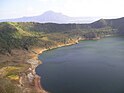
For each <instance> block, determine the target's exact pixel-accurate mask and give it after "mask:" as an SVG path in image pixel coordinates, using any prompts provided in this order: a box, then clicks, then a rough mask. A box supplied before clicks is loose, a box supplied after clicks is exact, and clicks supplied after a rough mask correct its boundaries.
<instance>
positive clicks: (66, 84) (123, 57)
mask: <svg viewBox="0 0 124 93" xmlns="http://www.w3.org/2000/svg"><path fill="white" fill-rule="evenodd" d="M39 59H40V60H42V61H43V64H41V65H39V66H38V67H37V69H36V72H37V74H39V75H40V76H41V80H42V86H43V87H44V88H45V89H46V90H48V91H49V92H51V93H124V37H108V38H103V39H101V40H97V41H81V42H80V43H79V44H76V45H72V46H68V47H62V48H58V49H54V50H50V51H46V52H44V53H43V54H42V55H40V56H39Z"/></svg>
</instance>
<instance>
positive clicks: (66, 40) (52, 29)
mask: <svg viewBox="0 0 124 93" xmlns="http://www.w3.org/2000/svg"><path fill="white" fill-rule="evenodd" d="M123 34H124V18H120V19H100V20H98V21H96V22H93V23H91V24H56V23H36V22H1V23H0V83H1V85H0V91H2V93H22V90H25V91H27V92H26V93H38V92H37V91H39V89H38V88H37V84H38V83H37V82H38V81H37V80H39V79H38V77H37V76H36V75H35V74H33V78H34V79H33V80H32V82H30V79H31V78H32V76H31V75H32V74H31V73H34V71H35V68H36V66H37V65H38V60H37V55H38V54H40V53H42V52H43V51H44V50H49V49H53V48H57V47H61V46H66V45H72V44H75V43H78V41H79V40H97V39H100V38H103V37H105V36H106V35H123ZM34 59H35V60H34ZM32 60H33V61H32ZM33 62H34V63H33ZM29 63H30V64H29ZM36 63H37V64H36ZM32 65H33V66H32ZM32 67H33V68H32ZM29 68H30V69H29ZM27 78H28V79H27ZM8 85H9V86H8ZM17 90H18V91H17ZM43 91H44V90H42V92H41V93H46V92H43ZM23 93H25V92H24V91H23Z"/></svg>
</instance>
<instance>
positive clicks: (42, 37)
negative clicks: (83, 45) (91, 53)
mask: <svg viewBox="0 0 124 93" xmlns="http://www.w3.org/2000/svg"><path fill="white" fill-rule="evenodd" d="M112 33H113V32H112V28H111V27H109V26H106V27H103V28H91V26H90V25H85V24H84V25H83V24H82V25H81V24H54V23H46V24H40V23H34V22H27V23H24V22H20V23H19V22H18V23H17V22H3V23H0V53H5V52H8V53H10V54H11V50H12V49H15V48H17V49H20V48H21V49H26V50H29V49H31V48H33V47H41V48H50V47H51V46H55V45H56V44H57V43H63V44H66V43H68V41H69V40H70V41H71V40H74V39H78V38H79V37H81V38H90V39H91V38H96V37H97V36H105V35H107V34H112Z"/></svg>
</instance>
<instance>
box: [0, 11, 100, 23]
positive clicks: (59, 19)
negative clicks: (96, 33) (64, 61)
mask: <svg viewBox="0 0 124 93" xmlns="http://www.w3.org/2000/svg"><path fill="white" fill-rule="evenodd" d="M98 19H100V18H99V17H69V16H66V15H63V14H62V13H56V12H53V11H47V12H45V13H43V14H42V15H39V16H33V17H22V18H15V19H4V20H0V22H39V23H92V22H94V21H96V20H98Z"/></svg>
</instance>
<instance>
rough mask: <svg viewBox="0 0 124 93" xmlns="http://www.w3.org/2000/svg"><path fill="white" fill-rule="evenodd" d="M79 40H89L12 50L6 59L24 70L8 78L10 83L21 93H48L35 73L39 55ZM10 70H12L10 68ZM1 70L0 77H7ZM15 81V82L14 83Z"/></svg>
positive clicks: (39, 62) (73, 42)
mask: <svg viewBox="0 0 124 93" xmlns="http://www.w3.org/2000/svg"><path fill="white" fill-rule="evenodd" d="M97 39H100V38H94V39H92V40H97ZM80 40H89V39H84V38H79V39H75V40H73V41H71V42H68V43H66V44H58V45H54V46H52V47H49V48H47V49H42V48H39V47H37V48H36V47H35V48H32V49H31V50H29V51H25V50H13V51H12V55H9V56H8V55H7V57H8V58H6V59H8V60H11V61H14V63H13V64H14V65H15V63H16V62H18V63H17V65H15V67H16V68H17V69H19V68H20V66H18V65H22V64H23V65H24V67H23V69H24V70H19V71H18V73H16V75H17V77H16V78H17V79H16V80H14V79H13V78H11V79H10V78H9V79H10V80H11V81H12V82H13V81H14V84H15V85H16V86H18V87H19V88H20V89H21V90H22V92H21V93H48V92H47V91H45V90H44V88H43V87H42V85H41V83H40V82H41V81H40V80H41V79H40V78H41V77H39V76H38V75H37V74H36V72H35V69H36V67H37V66H38V65H39V64H42V62H41V61H40V60H38V56H39V54H42V53H43V52H44V51H47V50H50V49H54V48H58V47H63V46H69V45H73V44H77V43H78V42H79V41H80ZM4 56H5V55H4ZM1 58H2V57H1ZM4 59H5V58H4ZM1 60H2V59H1ZM4 61H5V60H4ZM6 61H7V60H6ZM11 63H12V62H11ZM13 64H9V65H12V66H13ZM7 65H8V64H7ZM10 68H12V67H11V66H10ZM3 70H5V68H4V67H3V68H1V69H0V75H1V76H3V77H5V76H7V75H3V74H2V73H1V72H5V71H6V70H5V71H3ZM7 71H8V70H7ZM7 73H8V72H7ZM8 77H10V76H7V78H8ZM15 81H16V83H15Z"/></svg>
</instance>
